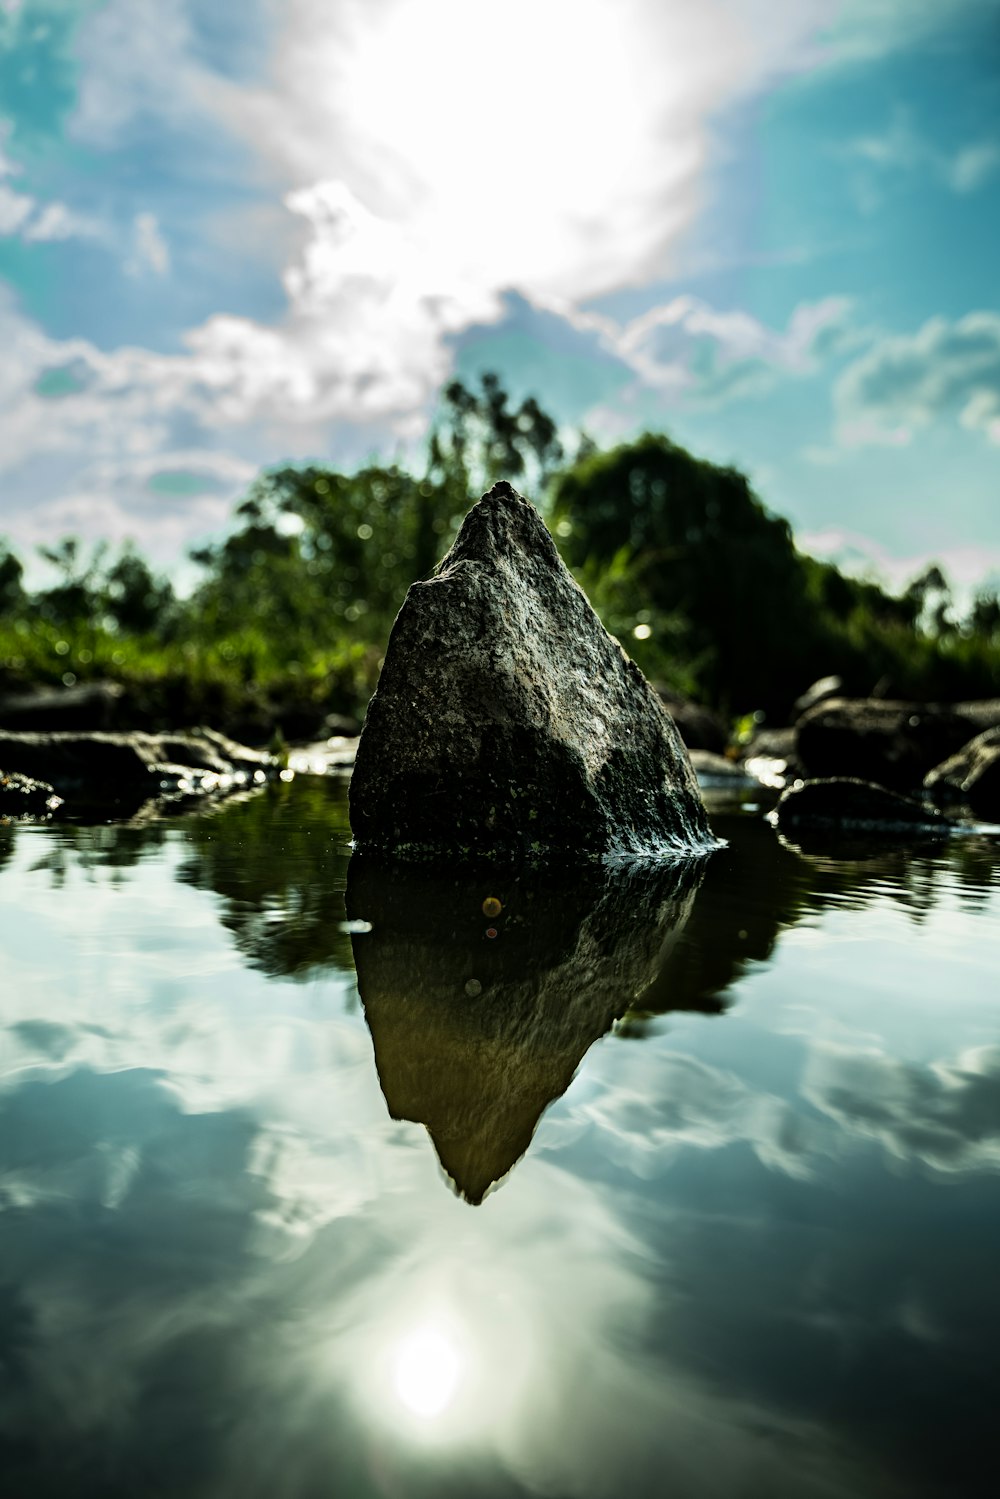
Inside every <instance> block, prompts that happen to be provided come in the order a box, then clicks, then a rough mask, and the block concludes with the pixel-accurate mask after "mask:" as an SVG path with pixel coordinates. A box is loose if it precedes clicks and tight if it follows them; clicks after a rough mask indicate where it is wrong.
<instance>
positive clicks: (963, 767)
mask: <svg viewBox="0 0 1000 1499" xmlns="http://www.w3.org/2000/svg"><path fill="white" fill-rule="evenodd" d="M924 789H925V790H926V791H927V793H928V795H930V796H931V797H933V799H934V801H935V802H937V803H938V804H939V805H940V806H948V805H955V804H957V803H964V804H965V805H966V806H967V807H968V808H969V810H970V811H971V812H973V813H974V814H975V816H976V817H981V818H983V819H984V820H985V821H987V822H1000V727H998V728H993V729H985V730H984V731H983V733H982V734H977V735H976V737H975V739H970V740H969V742H968V744H966V745H964V746H963V747H962V749H960V750H959V752H958V754H957V755H952V756H951V757H950V758H949V759H947V760H945V761H943V762H942V764H940V765H936V766H935V767H934V769H933V770H931V771H929V772H928V773H927V775H926V777H925V778H924Z"/></svg>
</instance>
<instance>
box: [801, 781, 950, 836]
mask: <svg viewBox="0 0 1000 1499" xmlns="http://www.w3.org/2000/svg"><path fill="white" fill-rule="evenodd" d="M772 817H773V820H774V823H775V826H776V827H778V828H779V829H780V830H782V831H786V830H791V831H796V830H798V829H800V828H815V827H820V828H830V829H845V830H847V831H851V830H871V831H883V832H888V833H916V834H918V835H923V834H927V833H931V834H934V835H939V836H942V837H943V836H945V835H946V834H947V833H949V832H950V831H951V830H952V829H953V828H954V826H955V824H954V823H952V822H951V821H950V820H949V819H948V818H946V817H942V816H941V814H940V812H938V811H937V810H936V808H934V807H930V806H927V805H926V804H925V803H924V802H920V801H917V800H916V799H915V798H914V797H910V796H901V795H900V794H899V792H896V791H891V790H889V789H887V788H886V787H885V786H877V785H874V784H873V783H872V782H870V781H861V780H858V779H856V778H854V777H851V776H831V777H828V778H823V779H819V780H814V781H803V782H801V783H799V784H797V785H795V786H790V787H789V788H788V789H787V790H786V791H783V792H782V794H781V797H780V799H779V801H778V805H777V806H776V807H775V809H774V812H773V814H772Z"/></svg>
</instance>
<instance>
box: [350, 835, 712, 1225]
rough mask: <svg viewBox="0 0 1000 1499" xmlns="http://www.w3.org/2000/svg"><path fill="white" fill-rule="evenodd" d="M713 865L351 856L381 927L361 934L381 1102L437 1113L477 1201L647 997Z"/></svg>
mask: <svg viewBox="0 0 1000 1499" xmlns="http://www.w3.org/2000/svg"><path fill="white" fill-rule="evenodd" d="M704 867H705V863H704V861H703V860H699V859H687V860H684V861H683V862H681V863H673V864H669V865H663V864H652V865H650V864H642V865H632V866H630V867H629V868H628V869H613V870H608V869H605V868H602V867H601V866H600V865H596V864H590V865H586V866H584V867H583V869H582V870H581V871H580V872H579V873H578V874H577V875H576V877H575V878H572V879H570V878H568V877H566V876H563V877H562V878H559V877H557V875H556V874H555V872H553V871H548V872H546V873H543V872H540V871H537V870H532V871H525V870H524V868H523V867H522V868H521V870H520V871H513V872H512V871H509V870H508V871H499V872H498V871H497V870H493V871H490V872H489V873H487V872H486V871H485V870H484V871H483V872H482V874H481V875H479V876H475V875H471V876H470V875H467V874H464V873H463V874H458V873H456V874H454V875H451V876H446V875H441V874H437V873H435V874H434V875H432V876H429V875H428V873H427V871H425V870H423V869H418V868H417V867H416V866H413V865H410V866H407V865H403V864H400V863H398V862H394V863H392V864H389V863H387V862H386V861H385V860H382V859H372V858H371V857H369V856H364V855H362V856H360V857H359V856H358V855H357V854H355V856H354V858H353V859H352V860H351V864H350V869H349V871H348V882H347V913H348V916H349V917H350V918H351V919H352V921H353V922H355V923H359V924H364V925H369V924H370V926H371V930H370V931H365V932H364V933H363V934H360V935H355V936H354V937H352V945H353V948H354V960H355V966H356V968H357V974H358V991H359V993H360V995H361V998H362V1001H363V1003H364V1008H365V1018H366V1020H367V1022H368V1027H369V1030H370V1031H371V1035H372V1041H373V1044H374V1048H375V1061H376V1065H377V1067H378V1073H379V1079H380V1081H381V1084H382V1091H383V1093H384V1095H385V1100H386V1104H387V1106H388V1109H389V1112H390V1114H391V1115H392V1117H393V1118H394V1119H411V1120H414V1121H415V1122H417V1123H421V1124H423V1125H425V1126H426V1128H427V1130H428V1132H429V1134H430V1136H431V1139H432V1140H433V1142H434V1148H435V1150H436V1151H437V1154H438V1158H439V1160H440V1161H441V1164H442V1166H443V1167H444V1169H445V1171H446V1172H447V1173H448V1175H449V1177H450V1178H451V1180H452V1181H453V1182H454V1184H455V1187H456V1189H457V1190H458V1191H459V1192H460V1193H461V1195H462V1196H463V1197H465V1198H466V1199H467V1200H468V1201H470V1202H474V1203H475V1202H480V1201H481V1200H482V1198H483V1196H484V1195H485V1193H486V1192H487V1191H488V1189H489V1187H490V1186H491V1185H492V1183H493V1182H495V1181H498V1180H499V1179H500V1178H501V1177H503V1176H504V1175H506V1173H507V1172H508V1171H509V1170H510V1168H511V1166H513V1165H514V1163H515V1161H517V1160H518V1159H519V1158H520V1157H521V1156H522V1155H523V1154H524V1152H525V1151H526V1150H527V1148H528V1145H529V1144H530V1142H531V1138H532V1135H533V1134H534V1132H535V1127H536V1125H537V1123H538V1120H539V1118H540V1116H541V1114H542V1112H543V1111H544V1109H545V1108H546V1107H547V1105H548V1104H549V1103H551V1102H552V1100H553V1099H555V1098H558V1097H559V1096H560V1094H562V1093H563V1092H565V1090H566V1088H567V1087H568V1086H569V1083H570V1081H571V1079H572V1077H573V1074H574V1072H575V1071H576V1069H577V1067H578V1066H579V1064H580V1060H581V1058H582V1057H583V1055H584V1053H585V1052H586V1051H587V1049H588V1047H590V1046H591V1045H592V1044H593V1043H594V1041H596V1040H597V1038H598V1037H599V1036H601V1035H603V1034H604V1032H605V1031H606V1030H607V1029H608V1027H609V1026H610V1025H612V1024H613V1022H614V1021H615V1020H616V1019H617V1018H618V1017H619V1016H621V1015H623V1014H624V1013H625V1012H626V1011H627V1010H628V1009H629V1008H630V1007H631V1006H632V1005H633V1003H634V1002H635V1001H636V1000H637V999H638V1000H639V1002H640V1004H641V996H642V995H643V994H644V993H645V992H646V991H647V990H648V988H649V986H650V985H651V984H653V983H654V981H655V980H656V979H657V976H658V975H659V974H660V973H661V970H662V969H663V966H664V964H665V963H666V961H667V959H668V956H669V954H670V952H671V949H672V948H673V946H674V944H675V939H676V938H677V936H678V935H679V933H680V931H681V929H682V927H683V925H684V923H685V921H686V920H687V917H688V913H689V911H690V908H691V904H692V902H693V900H694V895H695V892H696V890H697V888H698V885H699V883H700V880H701V878H702V873H703V871H704ZM484 903H486V910H488V911H489V912H490V913H491V914H490V915H486V914H484ZM497 907H499V910H497V909H496V908H497ZM491 933H492V935H490V934H491ZM664 1003H665V1001H664V997H663V996H662V995H661V996H660V1001H659V1004H660V1007H661V1008H662V1007H663V1006H664ZM666 1003H669V999H667V1000H666Z"/></svg>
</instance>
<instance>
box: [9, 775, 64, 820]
mask: <svg viewBox="0 0 1000 1499" xmlns="http://www.w3.org/2000/svg"><path fill="white" fill-rule="evenodd" d="M61 805H62V797H61V796H57V795H56V790H55V787H54V786H50V785H49V784H48V782H47V781H36V780H34V779H33V778H32V777H31V776H24V775H21V774H20V772H18V771H16V770H12V771H3V770H0V818H4V819H5V818H9V817H17V818H20V817H30V818H39V817H42V818H44V817H49V816H51V814H52V813H53V812H55V811H56V810H57V808H59V807H60V806H61Z"/></svg>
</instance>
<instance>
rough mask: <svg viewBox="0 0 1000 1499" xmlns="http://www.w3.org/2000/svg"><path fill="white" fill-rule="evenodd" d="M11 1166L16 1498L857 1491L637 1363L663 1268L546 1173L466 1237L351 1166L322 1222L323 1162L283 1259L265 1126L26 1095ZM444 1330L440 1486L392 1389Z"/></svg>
mask: <svg viewBox="0 0 1000 1499" xmlns="http://www.w3.org/2000/svg"><path fill="white" fill-rule="evenodd" d="M390 1135H391V1126H389V1125H387V1126H386V1128H385V1130H384V1133H383V1136H382V1138H381V1140H380V1141H379V1142H378V1143H379V1149H380V1150H381V1151H383V1152H385V1151H391V1150H392V1144H393V1142H392V1140H391V1138H390ZM0 1140H2V1141H3V1145H2V1147H0V1155H2V1161H3V1175H4V1179H5V1180H6V1181H10V1180H11V1179H12V1177H16V1178H17V1179H18V1180H19V1182H20V1183H21V1188H22V1190H21V1191H20V1192H18V1193H15V1194H13V1196H12V1197H11V1196H8V1197H7V1198H6V1199H5V1205H6V1207H7V1211H6V1212H5V1213H4V1214H3V1218H4V1234H3V1237H2V1241H0V1283H3V1284H7V1285H16V1286H17V1287H18V1288H19V1289H18V1292H17V1295H16V1297H15V1301H14V1304H13V1305H12V1307H11V1308H9V1309H8V1310H9V1312H10V1315H9V1316H7V1317H6V1323H5V1324H4V1319H3V1318H0V1336H4V1331H3V1327H4V1326H6V1327H7V1328H8V1329H9V1331H8V1332H7V1337H8V1338H9V1340H10V1343H11V1346H12V1349H13V1348H14V1347H15V1346H16V1348H17V1349H19V1350H20V1352H19V1353H18V1358H19V1360H20V1364H19V1369H20V1373H19V1378H18V1380H17V1383H16V1386H14V1387H12V1388H10V1390H9V1391H8V1392H6V1393H7V1394H8V1399H7V1401H6V1405H5V1413H4V1417H3V1422H2V1437H0V1440H2V1441H3V1442H4V1443H5V1444H6V1454H10V1455H11V1456H12V1462H9V1463H8V1464H7V1466H8V1471H9V1473H10V1477H11V1481H12V1482H13V1483H14V1486H15V1491H17V1484H18V1483H19V1482H20V1483H22V1485H23V1487H24V1489H25V1490H26V1489H27V1487H28V1486H29V1479H30V1485H31V1487H32V1491H33V1492H38V1493H41V1494H43V1495H44V1494H56V1493H64V1492H70V1491H73V1490H72V1485H73V1484H74V1482H75V1481H76V1477H77V1476H78V1475H79V1474H81V1473H87V1472H90V1473H93V1474H94V1475H95V1479H96V1480H97V1488H95V1492H97V1491H100V1492H102V1493H104V1494H107V1495H112V1496H117V1495H119V1494H121V1495H124V1494H132V1495H134V1494H135V1493H139V1492H145V1491H146V1488H145V1485H146V1483H147V1480H148V1478H149V1475H150V1473H152V1472H155V1473H156V1476H157V1482H158V1483H159V1484H160V1485H161V1487H162V1489H163V1491H165V1492H175V1491H179V1490H180V1489H181V1488H182V1487H184V1486H185V1485H188V1486H189V1488H188V1491H190V1492H193V1493H205V1494H208V1493H211V1494H212V1495H213V1499H214V1496H215V1495H218V1496H220V1499H223V1496H227V1495H230V1494H232V1495H234V1496H235V1495H236V1494H243V1495H246V1494H250V1495H253V1494H260V1495H263V1494H273V1493H286V1494H292V1495H299V1494H307V1493H312V1492H315V1491H317V1488H316V1486H317V1484H318V1483H319V1482H320V1481H321V1480H325V1479H327V1478H329V1477H330V1475H336V1476H337V1479H338V1485H339V1484H341V1483H344V1484H346V1487H347V1488H348V1490H349V1491H350V1492H352V1493H364V1492H373V1493H374V1492H380V1491H382V1480H383V1479H384V1478H385V1477H386V1475H387V1473H388V1474H392V1473H393V1471H394V1470H398V1474H402V1473H404V1472H405V1473H406V1474H407V1481H408V1483H409V1481H410V1480H411V1479H413V1478H414V1476H415V1487H414V1488H412V1489H411V1488H409V1487H408V1488H407V1492H418V1493H423V1492H426V1493H428V1494H430V1493H442V1492H444V1493H455V1494H456V1495H457V1494H461V1493H470V1492H493V1491H494V1486H493V1485H492V1484H491V1483H490V1482H483V1477H484V1475H488V1474H490V1473H493V1474H494V1475H495V1478H496V1484H495V1491H497V1492H502V1493H507V1492H510V1491H511V1484H512V1482H514V1481H516V1482H517V1483H519V1484H520V1485H521V1486H522V1487H523V1489H525V1490H526V1491H528V1492H540V1493H546V1492H549V1493H551V1492H557V1493H565V1494H574V1495H576V1494H579V1495H587V1496H604V1495H608V1496H610V1495H618V1494H620V1493H621V1492H622V1486H623V1485H626V1486H628V1485H629V1484H633V1485H637V1486H638V1488H639V1490H640V1491H641V1490H642V1487H643V1485H644V1483H648V1479H649V1474H650V1473H651V1472H658V1473H660V1474H661V1475H662V1480H663V1482H664V1483H665V1484H666V1485H667V1486H668V1487H669V1488H671V1489H672V1490H673V1491H679V1492H682V1493H689V1492H692V1489H691V1483H692V1481H693V1479H692V1475H695V1474H697V1475H698V1492H699V1494H712V1493H718V1494H720V1495H721V1494H726V1493H729V1492H732V1491H733V1485H735V1484H737V1483H738V1481H739V1476H740V1474H741V1473H742V1472H744V1471H745V1469H746V1465H747V1464H748V1463H750V1464H751V1465H752V1466H753V1467H754V1468H755V1470H756V1471H759V1472H760V1473H761V1475H762V1481H764V1482H766V1484H767V1486H768V1492H770V1493H774V1494H776V1495H778V1494H782V1493H787V1494H788V1495H789V1496H791V1495H793V1494H794V1495H796V1496H798V1495H801V1494H807V1495H812V1494H816V1495H827V1494H840V1493H844V1494H846V1493H848V1492H849V1485H848V1484H847V1482H846V1480H842V1479H841V1477H839V1476H838V1474H837V1469H836V1467H834V1468H833V1469H831V1470H828V1471H827V1472H826V1473H825V1474H824V1473H823V1472H822V1463H823V1461H824V1458H835V1452H834V1451H833V1449H832V1448H831V1444H830V1442H829V1441H828V1440H827V1439H826V1438H825V1437H824V1436H823V1434H822V1432H821V1430H819V1429H818V1428H814V1427H813V1426H812V1425H810V1423H808V1422H803V1421H800V1420H794V1419H793V1420H789V1419H787V1418H785V1417H782V1416H780V1415H778V1414H776V1413H775V1412H769V1411H767V1410H766V1409H765V1408H763V1407H757V1406H756V1405H755V1404H754V1403H753V1401H752V1400H748V1399H746V1398H739V1399H737V1398H733V1397H729V1396H722V1395H720V1394H719V1393H718V1392H714V1391H713V1390H712V1388H711V1386H710V1385H709V1384H706V1383H704V1382H702V1381H699V1380H697V1379H695V1378H692V1377H691V1374H690V1372H689V1371H684V1370H679V1369H678V1368H676V1367H674V1366H673V1365H672V1363H671V1361H670V1360H669V1359H665V1358H664V1357H663V1356H662V1354H661V1353H660V1352H659V1351H658V1350H657V1349H655V1348H650V1349H649V1351H648V1352H647V1353H645V1354H643V1353H641V1352H639V1353H638V1354H637V1353H636V1350H637V1349H640V1350H641V1348H642V1346H643V1339H644V1329H645V1328H646V1327H647V1326H648V1324H649V1321H650V1318H651V1317H652V1316H653V1314H654V1312H655V1305H656V1300H657V1291H656V1287H655V1285H654V1284H653V1282H652V1281H651V1280H650V1278H649V1276H648V1274H647V1271H648V1247H647V1246H646V1244H645V1243H644V1241H643V1238H642V1237H641V1235H637V1234H636V1233H634V1232H633V1231H631V1230H629V1229H628V1228H626V1227H625V1226H624V1224H623V1222H622V1220H621V1218H620V1216H619V1215H618V1214H617V1213H616V1212H615V1211H614V1210H613V1208H612V1206H611V1204H609V1203H604V1202H602V1200H601V1195H600V1193H599V1191H598V1190H597V1189H596V1188H595V1187H594V1186H592V1185H591V1184H589V1183H586V1182H583V1181H580V1180H578V1179H575V1178H573V1177H572V1176H570V1175H568V1174H567V1173H565V1172H563V1171H561V1170H559V1169H557V1168H556V1167H554V1166H546V1165H544V1164H543V1165H542V1166H541V1167H540V1168H539V1169H538V1170H536V1171H535V1172H533V1173H530V1174H529V1173H525V1175H524V1178H523V1185H521V1184H520V1183H518V1181H517V1180H516V1179H512V1182H511V1184H510V1185H509V1187H508V1189H507V1191H506V1192H505V1194H504V1198H505V1201H504V1211H503V1212H502V1213H497V1212H496V1211H495V1208H494V1204H493V1203H490V1204H487V1206H486V1208H485V1209H484V1210H483V1211H482V1213H480V1214H476V1215H473V1214H470V1213H469V1212H468V1210H467V1209H466V1208H464V1207H463V1205H462V1204H460V1203H457V1202H455V1201H454V1200H452V1199H451V1198H449V1197H448V1196H447V1195H446V1194H444V1193H440V1192H439V1193H438V1195H437V1197H436V1199H435V1210H434V1211H431V1210H429V1209H428V1207H427V1206H426V1201H427V1199H426V1193H425V1192H424V1191H423V1190H416V1191H415V1190H414V1187H415V1185H416V1184H415V1182H414V1179H413V1178H412V1177H410V1178H408V1179H406V1180H404V1179H402V1178H397V1180H396V1182H395V1184H394V1186H395V1189H393V1187H392V1185H390V1187H389V1189H388V1190H387V1189H386V1184H385V1182H384V1181H379V1182H377V1183H376V1184H377V1186H378V1188H379V1190H378V1191H377V1192H372V1191H370V1190H366V1182H365V1170H366V1163H365V1162H364V1160H363V1159H362V1158H361V1157H359V1156H358V1155H357V1154H355V1155H352V1154H351V1153H350V1152H347V1153H346V1154H338V1158H337V1165H336V1169H337V1171H339V1173H340V1174H341V1175H342V1176H347V1177H350V1178H353V1180H352V1182H351V1183H349V1184H348V1186H347V1188H346V1196H342V1197H341V1198H340V1206H341V1209H342V1211H341V1212H339V1213H331V1212H330V1211H329V1210H324V1209H323V1207H322V1205H321V1204H322V1199H323V1198H324V1197H325V1196H327V1197H336V1188H335V1185H334V1183H333V1182H332V1179H331V1178H332V1169H331V1166H330V1163H327V1169H326V1170H324V1168H323V1166H322V1165H321V1164H318V1163H316V1162H314V1163H313V1170H312V1175H311V1177H310V1179H309V1180H308V1182H307V1181H305V1180H304V1179H303V1177H302V1175H301V1173H300V1174H299V1176H298V1177H297V1188H298V1194H299V1200H300V1202H301V1203H302V1204H304V1205H305V1204H309V1203H311V1208H312V1224H311V1227H310V1228H309V1230H308V1231H306V1232H302V1231H301V1225H299V1226H298V1227H296V1226H294V1225H289V1226H288V1232H287V1233H285V1234H282V1233H280V1232H273V1231H272V1232H270V1233H262V1232H261V1226H262V1224H266V1222H267V1220H268V1218H269V1217H271V1216H272V1215H273V1214H274V1213H275V1212H276V1209H278V1208H279V1207H280V1204H281V1203H282V1201H287V1194H288V1186H289V1183H288V1177H287V1164H288V1163H287V1160H282V1159H281V1153H280V1151H278V1152H272V1151H270V1147H269V1142H268V1139H267V1136H266V1131H263V1130H262V1129H261V1126H260V1125H259V1123H258V1122H257V1121H255V1120H254V1119H253V1117H252V1116H251V1115H249V1114H248V1113H247V1112H245V1111H237V1110H232V1109H230V1110H223V1111H220V1112H215V1113H209V1114H205V1113H203V1114H188V1113H184V1112H183V1110H182V1109H181V1108H180V1106H179V1103H178V1100H177V1098H176V1096H175V1095H173V1094H172V1093H171V1092H170V1090H169V1089H167V1088H165V1087H164V1086H163V1080H162V1078H160V1077H158V1076H156V1075H154V1074H151V1073H148V1072H139V1071H133V1072H123V1073H118V1074H113V1075H109V1076H99V1075H97V1074H94V1073H89V1072H80V1073H74V1074H71V1075H69V1076H67V1077H63V1078H60V1079H58V1080H55V1081H49V1082H43V1081H38V1080H35V1081H30V1082H26V1083H24V1084H23V1085H22V1086H21V1087H20V1088H18V1089H17V1090H15V1091H14V1092H12V1093H8V1095H7V1096H6V1097H5V1099H4V1100H3V1107H2V1118H0ZM368 1166H369V1167H370V1166H371V1162H369V1163H368ZM269 1173H271V1174H269ZM275 1178H278V1179H279V1184H276V1180H275ZM282 1178H283V1179H282ZM419 1180H420V1179H419V1178H418V1181H419ZM369 1185H370V1184H369ZM422 1185H423V1186H426V1183H425V1182H424V1183H422ZM556 1201H558V1203H559V1212H558V1214H556V1215H552V1214H550V1213H548V1212H547V1211H546V1206H547V1205H549V1204H551V1203H553V1202H556ZM345 1204H349V1205H348V1206H346V1208H345ZM271 1228H272V1230H273V1228H274V1224H273V1221H272V1223H271ZM292 1240H294V1241H295V1242H294V1247H293V1252H292V1253H289V1252H288V1247H289V1243H290V1241H292ZM428 1307H436V1308H437V1309H438V1310H439V1312H440V1311H441V1310H442V1309H443V1312H444V1313H445V1314H447V1316H449V1317H450V1318H451V1321H452V1325H453V1326H454V1328H455V1329H456V1332H455V1337H456V1339H457V1340H458V1342H457V1343H456V1346H458V1347H461V1349H462V1358H461V1361H460V1362H461V1367H460V1368H455V1369H453V1370H452V1371H450V1374H449V1378H451V1379H453V1380H454V1382H455V1389H454V1390H453V1391H449V1394H448V1402H447V1409H442V1410H441V1412H440V1422H441V1424H440V1426H439V1438H438V1440H437V1458H436V1459H435V1462H434V1463H432V1464H431V1465H430V1466H429V1467H427V1466H425V1467H424V1471H423V1476H422V1477H421V1475H420V1472H415V1470H414V1469H413V1466H412V1464H413V1452H412V1449H413V1446H414V1443H419V1441H420V1440H422V1439H421V1437H420V1433H419V1430H418V1428H417V1427H415V1425H414V1421H417V1422H418V1423H419V1421H420V1419H421V1412H419V1411H417V1412H412V1411H411V1413H410V1417H411V1418H407V1417H406V1414H405V1412H401V1411H400V1408H399V1402H398V1400H397V1399H395V1398H394V1395H393V1386H392V1380H393V1369H394V1368H395V1361H396V1359H397V1356H398V1353H399V1342H400V1339H405V1337H406V1336H407V1335H408V1330H412V1329H413V1327H414V1326H416V1327H417V1328H419V1327H421V1326H422V1327H424V1328H425V1329H426V1327H427V1321H426V1317H427V1310H426V1309H427V1308H428ZM435 1325H437V1324H434V1323H432V1324H431V1326H432V1327H433V1326H435ZM442 1336H443V1335H442ZM463 1380H464V1381H465V1382H466V1387H465V1388H463V1383H462V1382H463ZM424 1414H426V1412H425V1413H424ZM449 1423H451V1424H449ZM179 1434H183V1440H182V1441H178V1440H177V1438H178V1435H179ZM790 1451H791V1453H792V1458H791V1460H790V1459H789V1452H790ZM706 1453H709V1454H710V1460H707V1459H706ZM376 1454H377V1456H376ZM462 1454H464V1459H463V1460H465V1461H466V1462H469V1461H472V1455H473V1454H474V1458H475V1463H476V1478H475V1479H474V1480H472V1481H471V1483H470V1480H469V1475H468V1472H467V1473H466V1477H465V1483H466V1487H464V1488H463V1482H462V1476H461V1472H460V1471H458V1470H456V1467H455V1464H456V1462H457V1461H458V1459H459V1458H460V1457H461V1456H462ZM385 1465H387V1468H386V1466H385ZM354 1467H356V1468H357V1472H355V1473H354V1474H353V1482H352V1481H351V1470H352V1468H354ZM390 1487H391V1484H390Z"/></svg>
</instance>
